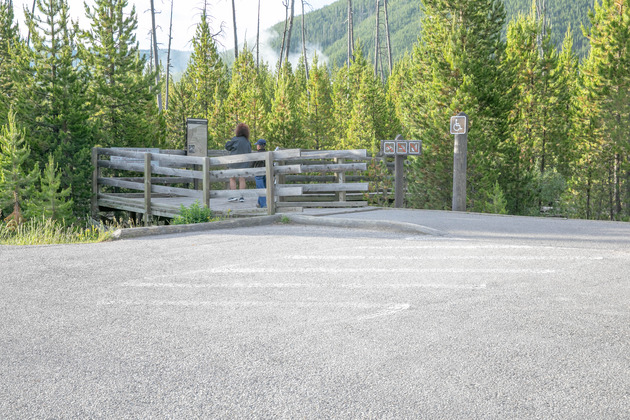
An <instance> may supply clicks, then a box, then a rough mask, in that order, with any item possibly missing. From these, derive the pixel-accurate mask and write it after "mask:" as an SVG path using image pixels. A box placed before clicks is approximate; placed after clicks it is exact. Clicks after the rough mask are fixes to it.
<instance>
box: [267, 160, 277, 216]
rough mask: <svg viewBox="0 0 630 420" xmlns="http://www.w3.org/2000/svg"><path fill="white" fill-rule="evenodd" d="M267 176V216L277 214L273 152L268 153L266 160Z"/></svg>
mask: <svg viewBox="0 0 630 420" xmlns="http://www.w3.org/2000/svg"><path fill="white" fill-rule="evenodd" d="M265 176H266V183H267V214H268V215H274V214H276V197H275V195H276V192H275V179H274V177H275V171H274V167H273V152H271V151H270V152H267V158H266V159H265Z"/></svg>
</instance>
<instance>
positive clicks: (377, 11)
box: [374, 0, 381, 76]
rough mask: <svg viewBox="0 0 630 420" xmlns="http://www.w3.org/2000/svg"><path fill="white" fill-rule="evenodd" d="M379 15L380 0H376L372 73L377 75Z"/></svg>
mask: <svg viewBox="0 0 630 420" xmlns="http://www.w3.org/2000/svg"><path fill="white" fill-rule="evenodd" d="M380 16H381V1H380V0H376V27H375V31H374V75H375V76H378V59H379V55H380V54H379V45H378V41H379V39H378V33H379V25H380V23H381V22H380Z"/></svg>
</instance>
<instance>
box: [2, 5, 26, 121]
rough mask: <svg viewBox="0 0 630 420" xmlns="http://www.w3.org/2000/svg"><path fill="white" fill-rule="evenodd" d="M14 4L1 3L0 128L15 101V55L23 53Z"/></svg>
mask: <svg viewBox="0 0 630 420" xmlns="http://www.w3.org/2000/svg"><path fill="white" fill-rule="evenodd" d="M12 6H13V4H12V3H11V2H7V1H4V0H2V1H0V91H1V92H2V95H0V126H3V125H5V124H6V123H7V121H8V120H7V115H8V113H9V107H10V106H11V104H12V102H13V101H15V87H14V78H13V69H14V67H15V55H16V54H17V53H18V52H19V51H21V48H20V44H21V41H20V34H19V30H18V27H17V23H16V22H15V17H14V14H13V7H12Z"/></svg>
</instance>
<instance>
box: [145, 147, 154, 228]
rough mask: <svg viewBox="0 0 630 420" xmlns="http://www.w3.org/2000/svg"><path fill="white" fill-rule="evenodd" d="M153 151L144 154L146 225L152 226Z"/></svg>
mask: <svg viewBox="0 0 630 420" xmlns="http://www.w3.org/2000/svg"><path fill="white" fill-rule="evenodd" d="M151 218H152V217H151V153H145V154H144V225H145V226H151Z"/></svg>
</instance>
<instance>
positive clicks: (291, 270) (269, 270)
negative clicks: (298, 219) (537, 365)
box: [143, 267, 557, 280]
mask: <svg viewBox="0 0 630 420" xmlns="http://www.w3.org/2000/svg"><path fill="white" fill-rule="evenodd" d="M556 272H557V270H550V269H534V268H514V269H510V268H327V267H310V268H308V267H264V268H260V267H217V268H208V269H205V270H191V271H183V272H178V273H171V274H163V275H158V276H146V277H144V278H143V279H144V280H158V279H172V278H181V277H191V276H194V275H199V274H201V275H208V274H260V275H263V274H283V273H287V274H315V273H316V274H333V275H334V274H369V273H373V274H391V273H395V274H553V273H556Z"/></svg>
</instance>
